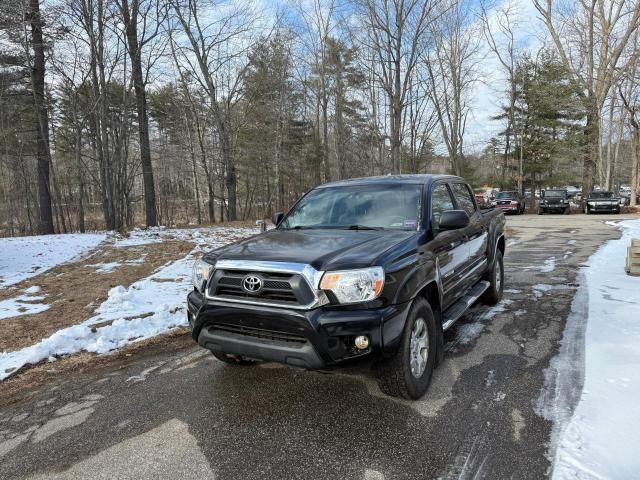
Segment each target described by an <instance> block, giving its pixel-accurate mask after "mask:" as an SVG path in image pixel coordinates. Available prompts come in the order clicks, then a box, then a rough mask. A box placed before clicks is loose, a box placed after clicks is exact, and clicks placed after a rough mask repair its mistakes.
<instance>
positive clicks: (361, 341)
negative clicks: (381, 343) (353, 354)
mask: <svg viewBox="0 0 640 480" xmlns="http://www.w3.org/2000/svg"><path fill="white" fill-rule="evenodd" d="M355 345H356V348H357V349H358V350H366V349H367V348H369V337H367V336H366V335H360V336H358V337H356V341H355Z"/></svg>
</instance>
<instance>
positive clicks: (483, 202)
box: [474, 192, 490, 208]
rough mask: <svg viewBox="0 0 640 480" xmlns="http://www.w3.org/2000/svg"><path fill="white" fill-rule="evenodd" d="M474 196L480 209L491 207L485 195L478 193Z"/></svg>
mask: <svg viewBox="0 0 640 480" xmlns="http://www.w3.org/2000/svg"><path fill="white" fill-rule="evenodd" d="M474 196H475V197H476V203H477V204H478V206H479V207H480V208H487V207H489V206H490V205H489V202H488V201H487V197H485V196H484V193H482V192H478V193H476V194H475V195H474Z"/></svg>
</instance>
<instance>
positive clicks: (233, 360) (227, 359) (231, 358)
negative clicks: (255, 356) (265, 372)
mask: <svg viewBox="0 0 640 480" xmlns="http://www.w3.org/2000/svg"><path fill="white" fill-rule="evenodd" d="M211 353H212V354H213V356H214V357H216V358H217V359H218V360H220V361H221V362H224V363H228V364H230V365H241V366H243V367H251V366H253V365H256V364H257V363H258V361H257V360H249V359H247V358H245V357H241V356H239V355H231V354H228V353H218V352H214V351H213V350H211Z"/></svg>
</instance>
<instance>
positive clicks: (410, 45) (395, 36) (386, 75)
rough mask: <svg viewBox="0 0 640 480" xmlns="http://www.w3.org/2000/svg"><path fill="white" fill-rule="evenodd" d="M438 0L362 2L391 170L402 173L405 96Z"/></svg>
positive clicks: (423, 46)
mask: <svg viewBox="0 0 640 480" xmlns="http://www.w3.org/2000/svg"><path fill="white" fill-rule="evenodd" d="M438 4H439V0H391V1H387V0H362V3H361V8H362V10H363V22H364V27H365V30H366V36H365V38H364V39H363V42H364V43H365V44H367V45H368V46H369V47H370V48H371V51H372V53H373V55H375V56H376V58H377V65H376V69H375V70H374V72H373V73H374V75H375V77H376V79H377V81H378V82H379V83H380V85H381V87H382V89H383V90H384V92H385V94H386V95H387V99H388V102H389V113H388V120H389V124H390V133H391V135H390V136H391V170H392V171H393V172H397V173H399V172H400V170H401V155H402V132H403V118H404V109H405V108H406V106H407V103H406V102H407V95H408V92H409V89H410V88H412V86H413V85H415V84H414V82H413V81H412V79H413V76H414V74H415V70H416V67H417V65H418V62H419V60H420V56H421V53H422V49H424V48H425V46H426V44H427V42H426V37H427V36H428V34H429V26H430V25H431V23H432V22H433V21H434V19H435V18H434V17H435V15H434V14H435V12H436V8H435V7H436V6H437V5H438Z"/></svg>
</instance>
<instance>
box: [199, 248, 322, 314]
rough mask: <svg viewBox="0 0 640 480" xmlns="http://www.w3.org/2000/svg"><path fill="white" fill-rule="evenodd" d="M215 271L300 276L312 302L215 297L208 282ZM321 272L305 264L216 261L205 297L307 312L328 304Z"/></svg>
mask: <svg viewBox="0 0 640 480" xmlns="http://www.w3.org/2000/svg"><path fill="white" fill-rule="evenodd" d="M216 270H241V271H251V272H255V273H261V272H264V273H290V274H298V275H301V276H302V278H304V280H305V281H306V282H307V284H308V285H309V287H310V288H311V291H312V292H313V296H314V300H313V301H312V302H311V303H309V304H307V305H295V304H291V303H290V302H288V303H286V302H278V301H264V300H250V299H247V298H229V297H221V296H217V295H211V294H210V293H209V280H210V279H211V278H212V277H213V275H214V273H215V271H216ZM323 274H324V272H323V271H320V270H316V269H315V268H313V267H312V266H311V265H309V264H307V263H294V262H271V261H261V260H256V261H253V260H218V261H217V262H216V264H215V265H214V271H212V273H211V276H210V277H209V280H207V285H206V286H205V289H204V291H205V297H206V298H207V299H209V300H215V301H218V302H227V303H241V304H246V305H262V306H265V307H284V308H290V309H294V310H309V309H311V308H315V307H319V306H321V305H325V304H327V303H329V299H328V298H327V296H326V295H325V293H324V292H323V291H322V290H320V288H319V287H320V280H321V279H322V275H323Z"/></svg>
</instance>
